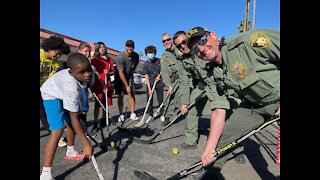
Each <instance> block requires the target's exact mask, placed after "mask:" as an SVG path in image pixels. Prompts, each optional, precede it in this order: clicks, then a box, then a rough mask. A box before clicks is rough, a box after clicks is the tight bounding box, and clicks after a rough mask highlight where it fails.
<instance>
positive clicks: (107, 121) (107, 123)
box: [104, 69, 109, 133]
mask: <svg viewBox="0 0 320 180" xmlns="http://www.w3.org/2000/svg"><path fill="white" fill-rule="evenodd" d="M108 71H109V69H108ZM104 82H105V84H106V86H107V84H108V81H107V75H105V80H104ZM105 95H106V126H107V133H108V126H109V105H108V86H107V88H106V93H105Z"/></svg>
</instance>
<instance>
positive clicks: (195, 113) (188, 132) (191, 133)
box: [184, 88, 208, 145]
mask: <svg viewBox="0 0 320 180" xmlns="http://www.w3.org/2000/svg"><path fill="white" fill-rule="evenodd" d="M203 91H204V90H200V89H199V88H195V89H194V90H192V92H191V95H190V102H192V101H193V100H194V99H196V98H197V97H198V96H199V95H200V94H201V93H202V92H203ZM207 101H208V98H207V96H206V95H205V93H204V94H202V95H201V97H200V98H199V99H198V100H196V103H195V104H194V105H193V106H192V107H190V108H189V110H188V115H187V117H186V126H185V133H184V135H185V143H187V144H190V145H196V144H197V141H198V137H199V135H198V129H199V127H198V126H199V117H200V116H201V114H202V111H203V109H204V106H205V105H206V103H207Z"/></svg>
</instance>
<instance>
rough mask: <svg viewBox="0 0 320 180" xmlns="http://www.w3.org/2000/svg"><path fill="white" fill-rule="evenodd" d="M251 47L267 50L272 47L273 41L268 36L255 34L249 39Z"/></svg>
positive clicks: (259, 33)
mask: <svg viewBox="0 0 320 180" xmlns="http://www.w3.org/2000/svg"><path fill="white" fill-rule="evenodd" d="M249 45H250V46H252V47H259V48H267V47H269V46H270V45H271V41H270V38H269V37H268V36H267V35H265V34H263V33H261V32H255V33H253V34H252V35H251V37H250V39H249Z"/></svg>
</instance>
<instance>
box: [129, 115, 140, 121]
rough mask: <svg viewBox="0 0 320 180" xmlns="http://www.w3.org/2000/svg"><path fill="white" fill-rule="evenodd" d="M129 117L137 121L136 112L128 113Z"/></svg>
mask: <svg viewBox="0 0 320 180" xmlns="http://www.w3.org/2000/svg"><path fill="white" fill-rule="evenodd" d="M130 119H131V120H133V121H137V120H138V119H139V118H138V117H137V115H136V113H131V114H130Z"/></svg>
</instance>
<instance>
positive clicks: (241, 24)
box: [237, 20, 252, 33]
mask: <svg viewBox="0 0 320 180" xmlns="http://www.w3.org/2000/svg"><path fill="white" fill-rule="evenodd" d="M244 21H245V20H242V21H240V23H239V25H238V28H237V31H238V32H239V33H242V32H244ZM250 29H252V23H251V21H249V22H248V26H247V30H250Z"/></svg>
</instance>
